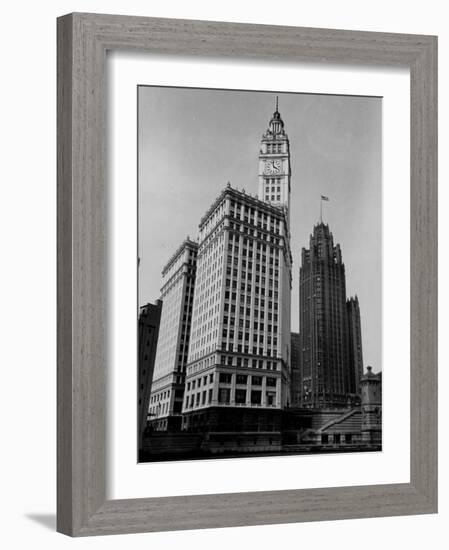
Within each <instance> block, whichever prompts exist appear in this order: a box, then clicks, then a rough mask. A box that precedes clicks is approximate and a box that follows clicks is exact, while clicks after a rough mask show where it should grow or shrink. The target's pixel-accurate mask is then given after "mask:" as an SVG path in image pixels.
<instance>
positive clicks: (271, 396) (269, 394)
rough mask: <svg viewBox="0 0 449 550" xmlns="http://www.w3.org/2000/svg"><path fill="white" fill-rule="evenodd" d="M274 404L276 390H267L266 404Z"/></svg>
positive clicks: (270, 405)
mask: <svg viewBox="0 0 449 550" xmlns="http://www.w3.org/2000/svg"><path fill="white" fill-rule="evenodd" d="M275 405H276V392H271V391H268V392H267V406H268V407H274V406H275Z"/></svg>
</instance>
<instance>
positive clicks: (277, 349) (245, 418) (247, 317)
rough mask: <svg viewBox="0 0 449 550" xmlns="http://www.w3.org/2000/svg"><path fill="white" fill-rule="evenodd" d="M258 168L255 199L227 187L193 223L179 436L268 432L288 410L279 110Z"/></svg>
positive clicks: (287, 258)
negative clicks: (216, 429) (195, 235)
mask: <svg viewBox="0 0 449 550" xmlns="http://www.w3.org/2000/svg"><path fill="white" fill-rule="evenodd" d="M259 167H260V168H259V174H260V175H259V198H256V197H253V196H251V195H248V194H247V193H245V192H244V191H238V190H236V189H233V188H232V187H231V186H230V185H229V184H228V186H227V187H226V188H225V189H224V190H223V192H222V193H221V194H220V195H219V197H218V198H217V199H216V201H215V202H214V203H213V204H212V206H211V207H210V208H209V210H208V211H207V213H206V214H205V215H204V217H203V218H202V220H201V222H200V226H199V230H200V232H199V247H198V257H197V275H196V286H195V298H194V303H193V312H192V328H191V336H190V346H189V356H188V364H187V374H186V387H185V395H184V404H183V417H184V418H183V427H184V429H193V430H194V429H201V428H202V427H205V426H208V427H209V429H212V430H213V426H214V424H216V425H219V426H220V428H221V429H226V426H228V427H229V429H236V430H238V429H243V430H249V429H253V430H270V429H272V430H273V429H277V428H276V426H275V422H276V421H275V420H274V419H275V418H276V415H275V411H276V410H277V411H280V410H281V409H282V408H284V407H285V406H287V405H288V404H289V379H290V360H291V351H290V346H291V342H290V299H291V264H292V258H291V252H290V234H289V222H288V215H289V212H288V207H289V204H290V158H289V145H288V138H287V136H286V134H285V132H284V123H283V121H282V119H281V117H280V114H279V112H278V109H277V107H276V111H275V113H274V115H273V117H272V119H271V121H270V125H269V129H268V130H267V132H266V133H265V134H264V136H263V138H262V144H261V152H260V156H259ZM268 189H269V192H267V190H268ZM272 189H273V192H272ZM161 330H162V328H161ZM278 418H279V417H278ZM273 422H274V423H273Z"/></svg>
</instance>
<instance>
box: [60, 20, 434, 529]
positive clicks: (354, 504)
mask: <svg viewBox="0 0 449 550" xmlns="http://www.w3.org/2000/svg"><path fill="white" fill-rule="evenodd" d="M108 50H135V51H139V52H150V53H169V54H175V55H181V54H182V55H186V54H188V55H195V56H204V57H205V56H209V57H210V56H217V57H236V56H237V57H245V58H257V59H270V60H279V61H285V60H289V61H295V60H298V61H314V62H317V61H318V62H320V61H326V62H335V63H357V64H371V65H372V64H381V65H390V66H406V67H409V68H410V72H411V89H410V93H411V152H410V158H411V226H410V231H411V266H410V269H411V296H410V299H411V365H410V368H411V410H410V419H411V449H410V452H411V479H410V483H401V484H390V485H372V486H357V487H339V488H324V489H304V490H287V491H269V492H251V493H245V492H244V493H232V494H224V495H196V496H183V497H166V498H144V499H130V500H112V501H110V500H109V501H108V500H106V471H105V464H106V454H105V453H106V451H105V449H106V443H105V439H106V396H105V386H106V374H107V364H108V356H107V346H106V330H105V324H106V319H107V312H108V308H107V284H106V281H107V276H106V275H107V272H106V271H107V268H106V266H107V238H108V235H107V193H108V186H107V178H106V160H105V154H106V148H105V142H106V139H105V128H106V121H105V108H106V101H105V96H106V78H105V58H106V52H107V51H108ZM57 448H58V489H57V497H58V504H57V529H58V531H60V532H62V533H66V534H68V535H72V536H82V535H99V534H113V533H131V532H140V531H164V530H178V529H197V528H211V527H228V526H237V525H260V524H268V523H271V524H273V523H289V522H301V521H317V520H332V519H343V518H362V517H372V516H393V515H405V514H425V513H432V512H436V511H437V39H436V37H434V36H421V35H406V34H387V33H372V32H355V31H344V30H329V29H310V28H295V27H276V26H268V25H247V24H236V23H215V22H207V21H186V20H173V19H153V18H142V17H124V16H117V15H97V14H81V13H75V14H70V15H66V16H64V17H61V18H59V19H58V447H57Z"/></svg>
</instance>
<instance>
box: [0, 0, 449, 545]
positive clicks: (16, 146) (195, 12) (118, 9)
mask: <svg viewBox="0 0 449 550" xmlns="http://www.w3.org/2000/svg"><path fill="white" fill-rule="evenodd" d="M444 5H445V3H444V2H442V1H437V0H428V1H427V2H422V1H414V0H413V1H408V2H402V1H401V2H392V1H391V0H390V1H387V0H377V1H376V2H361V1H352V0H340V1H338V2H335V1H332V0H321V1H315V2H310V1H309V2H302V1H298V0H296V1H292V2H282V1H279V0H278V1H276V2H273V0H271V1H268V0H258V1H257V2H250V1H246V2H245V1H243V0H226V2H207V1H205V0H204V1H203V0H190V1H189V2H183V1H182V0H165V1H164V2H161V3H157V4H156V3H150V2H144V1H137V0H127V1H122V0H120V1H115V2H111V1H109V2H107V1H100V0H91V1H86V0H78V1H73V2H70V1H67V0H60V1H59V2H56V1H54V0H52V1H46V2H39V3H33V2H22V1H18V0H16V1H15V2H13V1H9V2H7V3H5V4H4V5H3V9H2V31H1V34H0V37H1V38H0V40H1V41H2V44H1V48H0V56H1V65H0V66H1V69H2V82H1V86H0V94H1V100H0V128H1V134H0V135H1V140H2V143H1V151H2V155H1V157H0V158H1V162H0V172H1V179H0V182H1V188H0V189H1V201H0V224H1V227H0V236H1V237H0V238H1V248H0V251H1V252H0V253H1V259H2V269H1V270H0V278H1V282H0V292H1V297H0V312H1V315H0V322H1V327H0V334H1V340H0V342H1V345H0V353H1V360H0V365H1V369H2V370H1V372H2V385H1V386H0V388H1V391H0V406H1V411H0V418H1V423H2V424H1V425H2V429H1V449H2V452H1V455H0V456H1V459H0V460H1V467H0V475H1V484H0V502H1V504H0V506H1V516H0V517H1V523H2V529H1V531H0V540H1V542H2V546H4V547H5V548H16V547H17V548H19V547H20V548H27V547H39V548H41V547H42V548H47V549H52V548H67V547H69V546H71V547H77V548H106V547H107V548H121V547H122V546H123V545H124V544H126V545H132V547H133V548H147V547H149V546H151V547H152V548H153V549H159V548H170V547H172V546H178V547H180V548H183V550H184V549H190V548H195V549H202V548H210V547H214V548H230V547H234V548H240V547H242V546H243V545H251V546H252V547H258V548H273V547H275V546H278V545H292V546H293V547H295V548H298V547H305V546H307V545H309V544H310V545H313V547H314V548H328V547H329V546H331V547H332V548H347V547H348V546H354V545H357V546H359V545H360V547H363V548H366V549H371V548H376V549H377V548H379V547H382V546H383V547H385V548H390V547H393V546H397V545H400V546H401V547H404V548H413V549H414V548H421V547H423V546H427V547H431V548H442V547H445V544H447V521H448V519H449V512H448V508H449V499H448V491H447V487H448V473H447V468H445V465H446V464H447V463H448V450H449V449H448V444H447V442H446V439H445V433H446V425H447V424H446V422H447V420H448V412H447V406H446V400H445V393H444V391H445V388H447V387H448V382H449V376H448V370H447V369H446V368H445V366H446V365H447V363H448V360H449V354H448V352H447V349H445V348H444V346H443V345H441V346H440V364H441V365H443V368H441V369H440V426H441V428H442V429H441V430H440V513H439V514H438V515H434V516H420V517H403V518H384V519H367V520H356V521H354V520H353V521H338V522H327V523H314V524H293V525H282V526H265V527H256V528H254V527H245V528H238V529H222V530H219V531H218V530H208V531H195V532H177V533H164V534H143V535H126V536H119V537H106V538H105V537H103V538H90V539H78V540H70V539H69V538H67V537H64V536H62V535H59V534H56V533H55V532H54V524H55V518H54V514H55V488H56V485H55V469H56V466H55V454H56V453H55V407H56V405H55V386H56V376H55V343H56V339H55V331H56V316H55V307H56V306H55V304H56V300H55V282H56V280H55V270H56V264H55V245H56V230H55V229H56V223H55V203H56V193H55V166H56V162H55V160H56V155H55V152H56V135H55V134H56V132H55V124H56V119H55V113H56V104H55V100H56V78H55V77H56V23H55V18H56V17H57V16H58V15H62V14H64V13H68V12H72V11H93V12H99V13H118V14H130V15H146V16H162V17H177V18H187V19H210V20H225V21H241V22H248V23H273V24H279V25H298V26H299V25H301V26H311V27H331V28H346V29H357V30H372V31H391V32H404V33H423V34H438V35H439V52H440V68H439V82H440V94H439V95H440V98H441V104H440V141H439V145H440V151H441V152H442V153H441V160H440V181H441V182H442V185H441V186H440V199H439V200H440V208H442V205H443V204H445V202H446V201H447V199H448V195H449V193H448V190H447V185H446V184H445V182H447V180H448V161H447V154H446V155H444V152H447V150H448V146H449V142H448V105H447V99H445V98H447V97H449V79H448V71H449V31H448V30H447V16H446V14H445V9H444ZM440 219H441V222H440V235H441V237H440V242H441V243H444V240H445V238H447V237H448V236H449V234H448V218H447V216H446V217H444V216H440ZM404 229H405V228H404ZM444 248H445V247H444V244H443V245H442V246H441V247H440V255H441V260H440V271H441V273H440V281H441V283H440V286H441V290H440V297H441V298H440V299H441V305H440V311H441V314H440V318H441V324H440V326H441V330H440V332H441V338H440V339H441V341H444V337H445V334H446V331H447V328H448V323H447V317H446V315H445V311H444V309H445V307H444V306H446V308H447V306H448V305H449V304H448V292H447V288H445V286H444V284H443V283H444V281H445V280H447V278H448V275H449V273H448V272H447V266H448V262H447V260H446V257H445V256H444Z"/></svg>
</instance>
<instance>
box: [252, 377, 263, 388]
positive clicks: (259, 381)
mask: <svg viewBox="0 0 449 550" xmlns="http://www.w3.org/2000/svg"><path fill="white" fill-rule="evenodd" d="M251 384H252V385H253V386H261V385H262V376H251Z"/></svg>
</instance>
